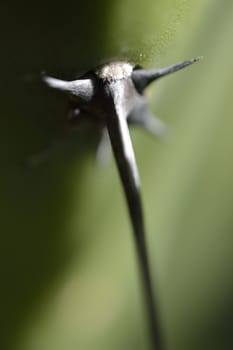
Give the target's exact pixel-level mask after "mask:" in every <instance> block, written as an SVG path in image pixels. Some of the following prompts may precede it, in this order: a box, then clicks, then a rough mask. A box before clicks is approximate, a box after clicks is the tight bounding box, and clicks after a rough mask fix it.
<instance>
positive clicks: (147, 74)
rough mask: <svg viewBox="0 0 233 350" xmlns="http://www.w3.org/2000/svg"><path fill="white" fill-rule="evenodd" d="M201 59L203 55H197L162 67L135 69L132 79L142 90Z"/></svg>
mask: <svg viewBox="0 0 233 350" xmlns="http://www.w3.org/2000/svg"><path fill="white" fill-rule="evenodd" d="M201 59H202V57H195V58H192V59H190V60H187V61H183V62H179V63H176V64H173V65H171V66H168V67H165V68H161V69H135V70H134V71H133V72H132V80H133V82H134V84H135V86H136V88H137V89H138V90H139V91H140V92H142V91H143V90H144V89H145V88H146V87H147V86H148V85H149V84H150V83H152V82H153V81H154V80H156V79H159V78H161V77H163V76H165V75H167V74H170V73H174V72H176V71H178V70H180V69H183V68H185V67H188V66H189V65H190V64H193V63H195V62H198V61H200V60H201Z"/></svg>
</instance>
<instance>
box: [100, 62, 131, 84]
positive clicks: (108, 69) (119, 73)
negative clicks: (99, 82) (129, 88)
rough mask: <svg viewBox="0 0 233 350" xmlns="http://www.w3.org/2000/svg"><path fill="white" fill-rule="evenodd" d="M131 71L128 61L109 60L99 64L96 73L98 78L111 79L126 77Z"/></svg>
mask: <svg viewBox="0 0 233 350" xmlns="http://www.w3.org/2000/svg"><path fill="white" fill-rule="evenodd" d="M132 71H133V66H132V65H131V64H130V63H128V62H121V61H118V62H110V63H107V64H104V65H103V66H100V67H99V68H98V69H97V70H96V74H97V76H98V77H99V78H100V79H103V80H108V81H113V80H121V79H127V78H128V77H130V75H131V73H132Z"/></svg>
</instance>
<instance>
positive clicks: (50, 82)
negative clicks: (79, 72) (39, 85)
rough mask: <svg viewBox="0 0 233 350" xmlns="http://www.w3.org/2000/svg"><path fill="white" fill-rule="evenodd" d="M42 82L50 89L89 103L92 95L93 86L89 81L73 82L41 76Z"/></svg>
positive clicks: (79, 80)
mask: <svg viewBox="0 0 233 350" xmlns="http://www.w3.org/2000/svg"><path fill="white" fill-rule="evenodd" d="M42 81H43V82H44V83H45V84H46V85H47V86H48V87H50V88H52V89H55V90H59V91H62V92H64V93H67V94H68V95H71V96H73V97H76V98H77V99H80V100H82V101H86V102H88V101H90V100H91V99H92V98H93V95H94V84H93V81H92V80H91V79H78V80H73V81H66V80H60V79H56V78H53V77H49V76H43V77H42Z"/></svg>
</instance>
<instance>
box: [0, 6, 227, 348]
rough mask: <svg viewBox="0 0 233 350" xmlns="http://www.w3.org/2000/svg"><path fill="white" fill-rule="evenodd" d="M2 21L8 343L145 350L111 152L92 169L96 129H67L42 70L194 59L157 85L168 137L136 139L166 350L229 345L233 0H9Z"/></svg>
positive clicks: (4, 338)
mask: <svg viewBox="0 0 233 350" xmlns="http://www.w3.org/2000/svg"><path fill="white" fill-rule="evenodd" d="M0 16H1V21H0V22H1V56H0V57H1V58H0V59H1V66H0V69H1V117H0V137H1V149H0V152H1V173H0V174H1V175H0V187H1V188H0V191H1V196H0V200H1V214H0V232H1V242H0V250H1V252H0V259H1V261H0V266H1V271H0V273H1V288H0V300H1V316H0V318H1V324H0V329H1V331H0V332H1V335H0V342H1V345H0V347H1V349H4V350H8V349H9V350H53V349H54V350H55V349H56V350H77V349H82V350H89V349H92V350H93V349H94V350H98V349H99V350H105V349H106V350H118V349H127V350H130V349H132V350H133V349H134V350H137V349H138V350H139V349H143V350H146V349H149V344H148V334H147V329H146V321H145V313H144V308H143V301H142V295H141V290H140V284H139V279H138V271H137V264H136V260H135V254H134V253H135V252H134V245H133V241H132V234H131V228H130V225H129V220H128V216H127V210H126V206H125V203H124V198H123V194H122V191H121V189H120V182H119V179H118V175H117V172H116V168H115V165H114V162H113V161H112V162H111V163H110V164H109V165H108V166H106V167H104V168H101V167H98V166H97V165H96V163H95V145H96V139H95V135H94V134H93V133H86V132H81V131H80V132H78V131H77V133H72V134H71V135H70V134H68V135H67V132H66V129H65V115H66V108H67V104H66V100H65V99H64V100H63V99H62V98H60V96H57V95H56V94H54V93H52V92H51V91H48V90H47V89H45V88H43V87H42V86H40V84H38V83H37V81H36V78H37V77H38V75H39V73H40V72H41V71H42V70H46V71H47V72H48V73H49V74H51V75H54V76H58V77H61V78H62V77H66V78H69V77H70V78H71V77H74V76H75V75H76V74H78V73H80V72H83V71H85V70H87V69H89V68H92V67H93V66H94V65H96V64H98V63H99V62H101V61H104V60H106V59H109V58H112V57H121V58H128V59H130V60H132V61H134V62H136V63H140V64H141V65H143V66H145V67H160V66H166V65H168V64H172V63H175V62H177V61H180V60H184V59H189V58H191V57H193V56H198V55H203V56H204V60H203V61H202V62H200V63H198V64H195V65H194V66H192V67H190V68H189V69H187V70H184V71H182V72H179V73H177V74H175V75H172V76H169V77H167V78H164V79H163V80H161V81H159V82H158V83H156V84H154V85H153V86H152V87H151V88H150V89H149V91H148V97H149V102H150V106H151V109H152V110H153V111H154V113H155V114H157V115H158V116H160V117H161V119H162V120H164V121H165V122H166V123H167V125H168V126H169V133H168V135H167V137H166V138H165V139H161V140H156V139H154V138H153V137H151V136H150V135H148V134H146V133H145V132H143V131H141V130H132V138H133V143H134V146H135V152H136V156H137V160H138V166H139V170H140V174H141V179H142V188H143V199H144V207H145V216H146V223H147V233H148V236H147V240H148V246H149V251H150V257H151V265H152V270H153V278H154V281H155V283H156V287H157V294H158V298H159V302H160V309H161V319H162V324H163V328H164V332H165V335H166V342H167V348H168V349H169V350H176V349H177V350H178V349H179V350H183V349H184V350H186V349H189V350H202V349H203V350H204V349H205V350H209V349H211V350H224V349H226V350H229V349H232V348H233V335H232V332H233V331H232V327H233V277H232V276H233V254H232V252H233V232H232V231H233V214H232V209H233V160H232V147H233V118H232V111H233V103H232V91H233V63H232V62H233V45H232V34H233V3H232V2H231V1H229V0H221V1H217V0H212V1H207V0H202V1H200V0H196V1H194V0H187V1H185V0H177V1H175V0H173V1H172V0H165V1H164V0H163V1H162V0H153V1H152V0H144V1H140V0H134V1H133V0H124V1H123V0H112V1H107V0H98V1H95V2H93V1H88V0H87V1H85V2H83V1H78V0H76V1H66V2H63V1H61V2H57V1H50V2H42V1H40V2H38V3H37V2H29V1H25V2H16V1H12V2H11V3H9V4H8V5H6V4H5V5H4V4H3V5H2V8H1V14H0ZM60 138H61V139H62V140H63V141H62V143H61V144H60V145H59V147H56V146H55V147H53V150H52V151H51V152H49V153H48V154H47V156H46V157H44V159H42V161H41V162H38V164H35V165H34V166H30V167H29V166H27V164H26V160H27V159H28V158H29V157H31V156H32V155H34V154H37V153H38V152H40V151H41V150H43V149H46V148H47V147H49V145H50V144H51V143H53V142H54V141H56V140H59V139H60Z"/></svg>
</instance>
